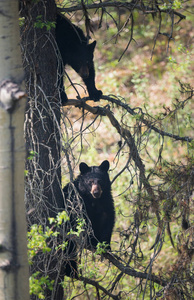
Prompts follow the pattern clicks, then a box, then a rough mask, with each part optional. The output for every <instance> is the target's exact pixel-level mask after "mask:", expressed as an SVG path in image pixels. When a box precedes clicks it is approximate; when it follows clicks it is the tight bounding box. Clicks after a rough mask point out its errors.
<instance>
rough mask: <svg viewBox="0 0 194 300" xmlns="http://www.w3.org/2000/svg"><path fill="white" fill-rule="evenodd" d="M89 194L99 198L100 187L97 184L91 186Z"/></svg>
mask: <svg viewBox="0 0 194 300" xmlns="http://www.w3.org/2000/svg"><path fill="white" fill-rule="evenodd" d="M91 194H92V196H93V197H94V198H100V197H101V195H102V190H101V187H100V186H99V185H98V184H93V186H92V189H91Z"/></svg>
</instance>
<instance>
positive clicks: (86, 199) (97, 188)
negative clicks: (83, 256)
mask: <svg viewBox="0 0 194 300" xmlns="http://www.w3.org/2000/svg"><path fill="white" fill-rule="evenodd" d="M79 168H80V175H79V176H78V177H77V178H76V179H75V180H74V181H73V182H72V183H68V184H67V185H66V186H65V187H64V189H63V192H64V198H65V199H64V203H65V207H66V210H67V212H68V214H69V217H70V224H71V226H72V228H73V229H74V230H75V228H76V219H77V218H78V217H79V218H80V215H81V216H82V217H83V219H84V220H85V225H86V226H85V232H86V237H87V238H86V239H85V240H86V242H85V245H84V247H85V248H87V249H96V246H97V244H98V242H100V243H103V242H105V243H106V246H107V247H106V249H107V250H110V241H111V235H112V231H113V226H114V221H115V210H114V202H113V198H112V195H111V183H110V179H109V175H108V170H109V162H108V161H107V160H105V161H103V162H102V163H101V165H100V166H92V167H89V166H88V165H87V164H86V163H83V162H82V163H81V164H80V165H79ZM68 252H69V254H70V255H69V256H70V261H69V262H68V265H67V268H66V271H65V273H66V275H67V276H72V277H76V272H77V266H76V251H75V244H74V243H73V242H69V249H68ZM73 253H74V254H73ZM71 257H72V258H73V257H74V258H73V259H71Z"/></svg>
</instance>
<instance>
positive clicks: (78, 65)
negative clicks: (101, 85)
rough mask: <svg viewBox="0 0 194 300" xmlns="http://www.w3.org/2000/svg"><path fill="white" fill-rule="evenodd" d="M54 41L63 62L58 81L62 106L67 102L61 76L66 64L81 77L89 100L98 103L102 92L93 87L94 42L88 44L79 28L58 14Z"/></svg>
mask: <svg viewBox="0 0 194 300" xmlns="http://www.w3.org/2000/svg"><path fill="white" fill-rule="evenodd" d="M56 41H57V45H58V48H59V50H60V53H61V57H62V60H63V66H61V72H60V73H61V74H60V75H61V76H60V80H59V88H60V90H61V100H62V104H64V103H65V102H67V96H66V94H65V91H64V83H63V76H62V74H63V67H65V66H66V64H68V65H70V66H71V67H72V68H73V69H74V70H75V71H76V72H77V73H78V74H79V75H80V76H81V77H82V79H83V81H84V83H85V85H86V87H87V90H88V93H89V96H90V98H91V99H92V100H94V101H99V100H100V97H101V96H102V92H101V91H100V90H97V89H96V87H95V70H94V63H93V53H94V49H95V46H96V41H94V42H93V43H91V44H88V43H87V38H86V37H85V35H84V33H83V31H82V30H81V28H79V27H77V26H76V25H74V24H72V23H71V22H70V20H68V19H67V18H65V17H62V16H61V15H59V14H58V15H57V21H56Z"/></svg>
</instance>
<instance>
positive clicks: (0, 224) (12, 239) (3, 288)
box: [0, 0, 29, 300]
mask: <svg viewBox="0 0 194 300" xmlns="http://www.w3.org/2000/svg"><path fill="white" fill-rule="evenodd" d="M0 12H1V13H0V36H1V48H0V51H1V52H0V60H1V68H0V299H1V300H3V299H9V300H12V299H15V300H23V299H25V300H27V299H29V286H28V281H29V272H28V261H27V245H26V219H25V209H24V159H25V146H24V139H23V126H24V113H25V100H26V99H25V97H24V96H25V93H24V92H22V90H21V89H20V85H21V83H22V80H23V71H22V61H21V52H20V46H19V24H18V2H17V1H13V0H12V1H8V0H4V1H1V2H0Z"/></svg>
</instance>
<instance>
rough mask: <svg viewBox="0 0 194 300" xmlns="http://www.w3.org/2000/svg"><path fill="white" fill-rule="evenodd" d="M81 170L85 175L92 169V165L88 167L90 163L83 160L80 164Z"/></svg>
mask: <svg viewBox="0 0 194 300" xmlns="http://www.w3.org/2000/svg"><path fill="white" fill-rule="evenodd" d="M79 170H80V173H81V174H82V175H83V174H85V173H87V172H89V171H90V167H88V165H87V164H86V163H84V162H82V163H81V164H80V165H79Z"/></svg>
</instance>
